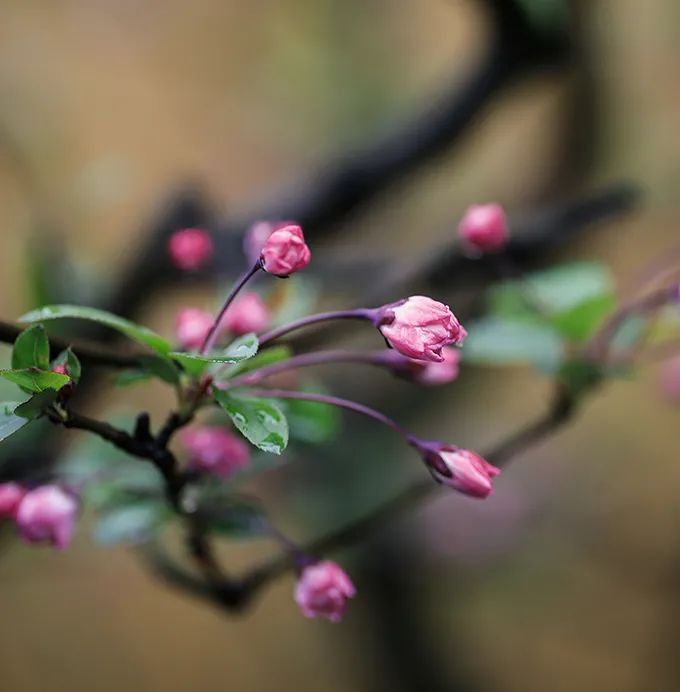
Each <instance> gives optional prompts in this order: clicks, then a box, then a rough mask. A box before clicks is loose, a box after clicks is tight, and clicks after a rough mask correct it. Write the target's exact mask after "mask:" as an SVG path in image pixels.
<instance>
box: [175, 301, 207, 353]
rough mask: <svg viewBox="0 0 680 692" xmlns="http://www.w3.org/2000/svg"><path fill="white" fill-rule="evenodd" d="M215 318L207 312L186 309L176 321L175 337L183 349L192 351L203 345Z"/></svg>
mask: <svg viewBox="0 0 680 692" xmlns="http://www.w3.org/2000/svg"><path fill="white" fill-rule="evenodd" d="M214 321H215V318H214V317H213V316H212V315H211V314H210V313H209V312H207V311H205V310H199V309H198V308H184V309H183V310H180V311H179V312H178V313H177V317H176V319H175V336H176V337H177V341H178V342H179V343H180V344H181V346H182V348H184V349H186V350H187V351H192V350H195V349H197V348H200V347H201V346H202V345H203V341H204V340H205V338H206V336H207V335H208V332H209V331H210V329H211V327H212V326H213V323H214Z"/></svg>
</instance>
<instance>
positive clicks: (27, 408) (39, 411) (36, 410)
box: [14, 389, 57, 420]
mask: <svg viewBox="0 0 680 692" xmlns="http://www.w3.org/2000/svg"><path fill="white" fill-rule="evenodd" d="M56 400H57V392H55V391H54V390H53V389H46V390H45V391H44V392H39V393H38V394H34V395H33V396H32V397H31V398H30V399H29V400H28V401H24V403H23V404H20V405H19V406H17V407H16V409H15V410H14V413H15V414H16V415H17V416H21V417H22V418H27V419H28V420H34V419H35V418H39V417H40V416H42V415H43V413H44V411H45V409H46V408H47V407H48V406H51V405H52V404H53V403H54V402H55V401H56Z"/></svg>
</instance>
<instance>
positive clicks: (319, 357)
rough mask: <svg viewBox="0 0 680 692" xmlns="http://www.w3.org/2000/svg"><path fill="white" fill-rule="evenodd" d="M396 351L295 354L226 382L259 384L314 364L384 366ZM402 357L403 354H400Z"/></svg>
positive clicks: (229, 383)
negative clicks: (269, 378)
mask: <svg viewBox="0 0 680 692" xmlns="http://www.w3.org/2000/svg"><path fill="white" fill-rule="evenodd" d="M393 354H394V351H389V350H387V349H385V350H381V351H359V352H357V351H343V350H335V351H318V352H316V353H304V354H302V355H299V356H293V357H292V358H288V359H287V360H283V361H281V362H279V363H273V364H272V365H267V366H265V367H262V368H259V369H258V370H253V371H252V372H249V373H246V374H245V375H241V377H236V378H234V379H233V380H231V381H227V382H226V383H225V384H226V385H228V386H229V387H230V388H231V387H239V386H242V385H255V384H259V383H260V382H261V381H262V380H264V379H266V378H267V377H272V376H273V375H278V374H279V373H281V372H287V371H288V370H295V369H297V368H307V367H310V366H312V365H323V364H325V363H365V364H366V365H375V366H384V365H388V364H389V362H390V359H391V356H393ZM398 357H401V356H398Z"/></svg>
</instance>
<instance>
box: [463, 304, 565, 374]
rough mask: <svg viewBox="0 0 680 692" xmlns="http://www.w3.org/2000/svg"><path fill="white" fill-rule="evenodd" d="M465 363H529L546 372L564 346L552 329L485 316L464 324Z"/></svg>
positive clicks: (558, 356)
mask: <svg viewBox="0 0 680 692" xmlns="http://www.w3.org/2000/svg"><path fill="white" fill-rule="evenodd" d="M467 329H468V337H467V339H466V340H465V346H464V348H463V352H462V353H463V358H464V359H465V362H466V363H467V362H469V363H478V364H481V365H517V364H526V363H529V364H531V365H534V366H535V367H537V368H539V369H540V370H543V371H547V372H554V371H555V370H556V369H557V366H558V365H559V363H560V361H561V359H562V356H563V353H564V348H563V345H562V342H561V340H560V337H559V335H558V334H557V333H556V332H555V330H554V329H552V328H551V327H548V326H544V325H540V324H531V323H524V322H521V321H516V322H513V321H510V320H504V319H500V318H496V317H486V318H483V319H480V320H477V321H475V322H472V323H470V324H469V325H468V326H467Z"/></svg>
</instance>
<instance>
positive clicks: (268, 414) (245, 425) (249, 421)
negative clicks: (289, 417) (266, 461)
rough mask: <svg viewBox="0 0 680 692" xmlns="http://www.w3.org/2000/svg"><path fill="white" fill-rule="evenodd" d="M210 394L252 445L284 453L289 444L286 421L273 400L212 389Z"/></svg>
mask: <svg viewBox="0 0 680 692" xmlns="http://www.w3.org/2000/svg"><path fill="white" fill-rule="evenodd" d="M213 395H214V397H215V400H216V401H217V403H218V404H219V405H220V406H221V407H222V408H223V409H224V410H225V411H226V412H227V415H228V416H229V417H230V418H231V420H232V422H233V423H234V425H235V426H236V428H237V429H238V430H239V431H240V432H241V433H242V434H243V436H244V437H245V438H246V439H248V440H249V441H250V442H251V443H252V444H254V445H255V446H256V447H258V448H259V449H261V450H262V451H264V452H271V453H273V454H281V452H283V450H284V449H285V448H286V445H287V444H288V422H287V421H286V417H285V416H284V415H283V412H282V411H281V409H280V408H279V407H278V406H277V405H276V404H275V403H274V402H273V401H271V400H269V399H260V398H256V397H241V396H235V395H233V394H229V393H228V392H223V391H220V390H219V389H217V388H215V387H213Z"/></svg>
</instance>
